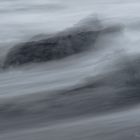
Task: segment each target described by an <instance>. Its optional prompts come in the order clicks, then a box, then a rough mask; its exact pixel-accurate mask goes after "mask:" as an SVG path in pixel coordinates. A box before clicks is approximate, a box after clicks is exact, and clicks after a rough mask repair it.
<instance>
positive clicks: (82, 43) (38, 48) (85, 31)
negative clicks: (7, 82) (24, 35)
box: [3, 22, 100, 68]
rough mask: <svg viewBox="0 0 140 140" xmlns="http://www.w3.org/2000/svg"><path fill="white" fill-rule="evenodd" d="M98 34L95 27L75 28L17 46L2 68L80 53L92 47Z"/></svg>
mask: <svg viewBox="0 0 140 140" xmlns="http://www.w3.org/2000/svg"><path fill="white" fill-rule="evenodd" d="M96 24H97V22H96ZM98 28H99V27H98ZM99 33H100V31H99V30H95V27H94V30H92V29H91V27H90V28H88V26H86V27H81V26H75V27H73V28H70V29H68V30H66V31H63V32H60V33H57V34H55V35H49V36H46V39H44V37H43V39H40V40H31V41H29V42H25V43H22V44H18V45H16V46H15V47H13V48H12V49H10V50H9V52H8V54H7V56H6V59H5V62H4V64H3V67H4V68H7V67H10V66H20V65H23V64H27V63H36V62H46V61H49V60H57V59H61V58H65V57H67V56H70V55H73V54H77V53H80V52H82V51H84V50H87V49H88V48H89V47H90V46H91V45H94V43H95V41H96V39H97V37H98V35H99Z"/></svg>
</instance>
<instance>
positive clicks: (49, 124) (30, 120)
mask: <svg viewBox="0 0 140 140" xmlns="http://www.w3.org/2000/svg"><path fill="white" fill-rule="evenodd" d="M139 9H140V2H139V1H136V0H133V1H132V0H102V1H101V0H71V1H68V0H39V1H37V0H30V1H28V0H24V1H23V0H12V1H10V0H0V19H1V21H0V64H1V65H2V63H3V61H4V60H5V59H6V54H7V53H8V52H9V50H10V49H11V48H12V47H14V46H15V45H17V44H20V43H23V42H28V41H30V40H32V39H33V40H38V39H39V40H40V39H41V38H43V39H44V38H47V36H48V35H51V34H57V33H59V32H62V31H64V30H65V31H68V32H69V30H68V29H69V28H73V29H74V30H75V28H77V27H79V26H82V27H89V28H93V29H94V30H99V29H100V30H102V29H109V30H107V31H105V32H103V33H102V32H101V34H100V35H99V37H98V38H97V40H96V42H94V43H93V44H92V45H91V46H93V47H91V49H90V50H87V51H85V52H82V53H79V54H75V55H72V56H69V57H66V58H64V59H59V60H53V61H48V62H43V63H33V64H32V63H31V64H27V65H24V66H21V67H16V68H14V67H13V68H10V69H7V70H3V69H2V68H1V71H0V140H25V139H26V140H32V139H33V140H46V139H47V140H56V139H62V140H63V139H64V140H78V139H80V140H82V139H83V140H85V139H86V140H93V139H94V140H124V139H125V138H126V139H128V140H129V139H130V140H138V139H139V137H140V125H139V121H140V119H139V115H140V114H139V101H140V95H139V91H140V89H139V84H140V73H139V70H140V67H139V64H140V58H139V54H140V47H139V44H140V15H139V11H140V10H139ZM97 19H98V20H99V21H100V23H101V25H102V27H101V28H100V27H98V26H97V25H95V20H97ZM96 24H97V23H96ZM79 47H80V46H79ZM95 48H97V49H95Z"/></svg>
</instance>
